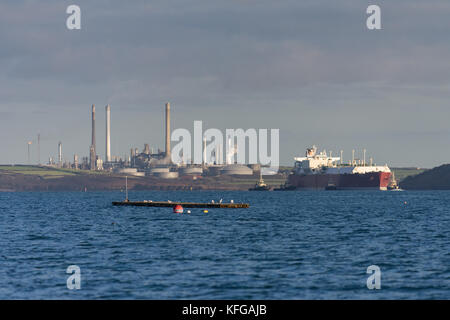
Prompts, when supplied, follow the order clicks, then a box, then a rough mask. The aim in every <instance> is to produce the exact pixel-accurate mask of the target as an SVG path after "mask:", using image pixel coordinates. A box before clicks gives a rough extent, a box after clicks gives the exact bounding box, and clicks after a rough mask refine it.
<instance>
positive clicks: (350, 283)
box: [0, 191, 450, 299]
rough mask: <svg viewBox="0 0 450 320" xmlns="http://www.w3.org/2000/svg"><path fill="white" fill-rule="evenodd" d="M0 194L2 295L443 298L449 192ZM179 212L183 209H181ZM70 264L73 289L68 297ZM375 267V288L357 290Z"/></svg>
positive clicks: (447, 286) (448, 283)
mask: <svg viewBox="0 0 450 320" xmlns="http://www.w3.org/2000/svg"><path fill="white" fill-rule="evenodd" d="M221 198H223V199H224V201H226V202H228V201H229V200H230V199H233V200H234V201H235V202H249V203H250V204H251V208H250V209H210V210H209V212H208V213H206V214H205V213H203V212H202V210H201V209H191V211H192V213H191V214H182V215H180V214H174V213H173V212H172V210H171V209H169V208H140V207H113V206H112V205H111V201H114V200H121V199H123V193H120V192H87V193H81V192H60V193H38V192H30V193H0V212H1V219H0V298H1V299H397V298H398V299H450V192H444V191H438V192H406V191H405V192H371V191H367V192H345V191H342V192H341V191H328V192H130V199H132V200H143V199H153V200H168V199H170V200H173V201H176V200H182V201H199V202H205V201H211V200H212V199H214V200H215V201H218V200H219V199H221ZM185 212H186V209H185ZM69 265H77V266H79V267H80V269H81V289H80V290H69V289H67V286H66V281H67V278H68V277H69V276H70V274H67V273H66V269H67V267H68V266H69ZM370 265H377V266H379V267H380V269H381V289H380V290H369V289H367V286H366V281H367V277H368V276H369V274H367V273H366V271H367V267H368V266H370Z"/></svg>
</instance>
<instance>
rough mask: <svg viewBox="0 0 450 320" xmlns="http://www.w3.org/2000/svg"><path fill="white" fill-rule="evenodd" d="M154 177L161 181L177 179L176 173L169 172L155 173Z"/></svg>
mask: <svg viewBox="0 0 450 320" xmlns="http://www.w3.org/2000/svg"><path fill="white" fill-rule="evenodd" d="M154 176H155V177H158V178H161V179H176V178H178V172H175V171H170V172H156V173H155V174H154Z"/></svg>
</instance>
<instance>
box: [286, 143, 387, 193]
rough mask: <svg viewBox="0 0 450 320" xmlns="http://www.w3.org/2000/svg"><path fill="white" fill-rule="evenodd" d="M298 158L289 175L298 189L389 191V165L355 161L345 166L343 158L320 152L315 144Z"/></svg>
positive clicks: (290, 183)
mask: <svg viewBox="0 0 450 320" xmlns="http://www.w3.org/2000/svg"><path fill="white" fill-rule="evenodd" d="M294 159H295V166H294V170H293V171H292V173H291V174H290V175H289V177H288V185H289V186H292V187H295V188H296V189H313V190H352V189H363V190H368V189H373V190H387V187H388V184H389V182H390V179H391V170H390V169H389V167H388V166H387V165H385V166H376V165H372V164H370V165H367V164H366V163H365V159H364V161H360V160H358V161H355V160H354V159H352V161H351V162H350V163H349V164H347V165H345V164H343V163H342V160H341V158H340V157H332V156H331V154H330V155H327V153H326V151H323V152H320V153H317V148H316V147H315V146H313V147H312V148H308V149H307V150H306V155H305V157H298V158H294Z"/></svg>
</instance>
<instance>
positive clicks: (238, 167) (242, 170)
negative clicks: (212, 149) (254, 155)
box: [220, 164, 253, 175]
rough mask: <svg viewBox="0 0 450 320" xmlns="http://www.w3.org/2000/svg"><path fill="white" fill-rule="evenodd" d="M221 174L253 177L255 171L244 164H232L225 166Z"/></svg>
mask: <svg viewBox="0 0 450 320" xmlns="http://www.w3.org/2000/svg"><path fill="white" fill-rule="evenodd" d="M220 173H221V174H224V175H253V170H252V169H250V168H249V167H247V166H244V165H242V164H230V165H228V166H225V167H224V168H223V169H222V170H221V171H220Z"/></svg>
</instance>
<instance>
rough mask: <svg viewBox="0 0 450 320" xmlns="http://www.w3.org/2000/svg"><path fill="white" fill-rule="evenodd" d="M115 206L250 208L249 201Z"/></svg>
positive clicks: (160, 202) (134, 202) (147, 201)
mask: <svg viewBox="0 0 450 320" xmlns="http://www.w3.org/2000/svg"><path fill="white" fill-rule="evenodd" d="M112 204H113V206H134V207H165V208H172V207H175V206H176V205H180V206H182V207H183V208H230V209H240V208H250V205H249V204H248V203H233V202H232V203H220V202H207V203H199V202H176V201H151V200H144V201H129V200H125V201H114V202H113V203H112Z"/></svg>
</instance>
